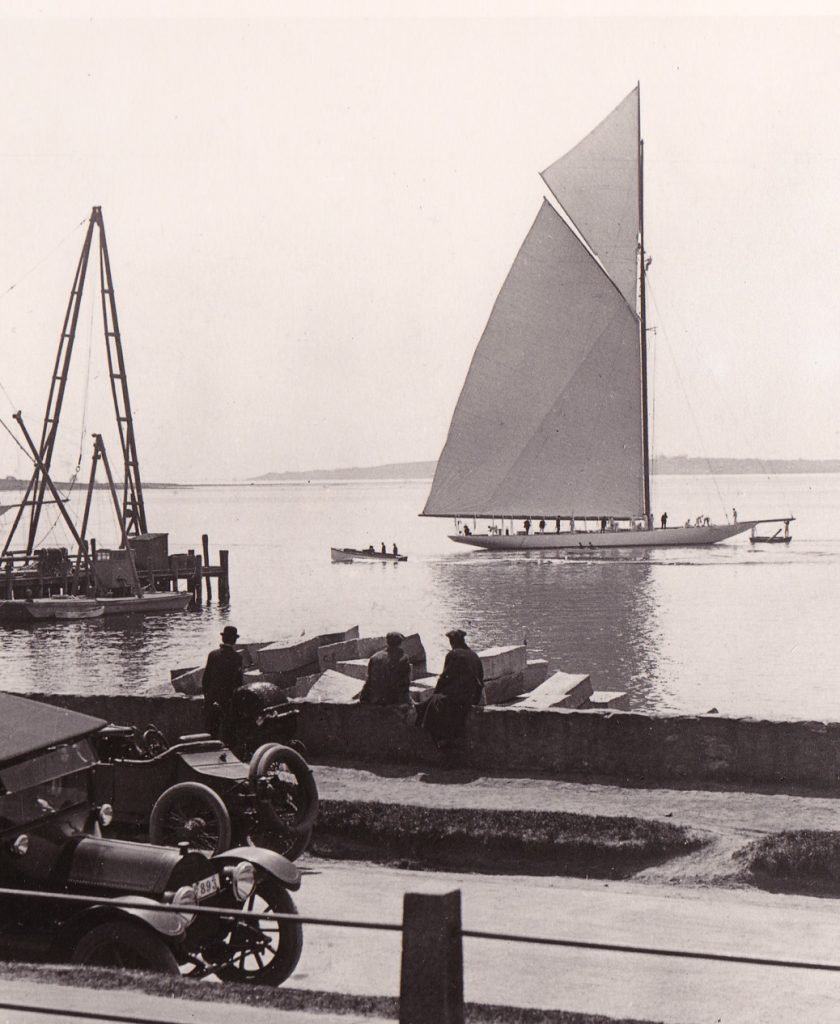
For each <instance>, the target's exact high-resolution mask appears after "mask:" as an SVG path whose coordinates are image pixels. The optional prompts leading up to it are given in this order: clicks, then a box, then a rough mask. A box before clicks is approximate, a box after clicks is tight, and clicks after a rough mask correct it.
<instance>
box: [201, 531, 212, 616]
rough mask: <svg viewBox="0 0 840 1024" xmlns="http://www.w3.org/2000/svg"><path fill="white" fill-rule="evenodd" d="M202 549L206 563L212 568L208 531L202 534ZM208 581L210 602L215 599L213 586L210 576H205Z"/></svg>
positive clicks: (208, 598) (208, 601)
mask: <svg viewBox="0 0 840 1024" xmlns="http://www.w3.org/2000/svg"><path fill="white" fill-rule="evenodd" d="M201 550H202V551H203V552H204V564H205V565H206V566H207V567H208V569H209V568H210V538H209V537H208V536H207V534H206V533H202V535H201ZM205 582H206V583H207V603H208V604H209V603H210V602H211V601H212V600H213V588H212V586H211V585H210V577H209V576H207V577H206V578H205Z"/></svg>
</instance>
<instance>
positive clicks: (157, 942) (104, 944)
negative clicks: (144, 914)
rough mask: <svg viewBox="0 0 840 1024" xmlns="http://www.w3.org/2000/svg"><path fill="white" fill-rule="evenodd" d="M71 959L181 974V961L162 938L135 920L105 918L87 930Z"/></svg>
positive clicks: (74, 961)
mask: <svg viewBox="0 0 840 1024" xmlns="http://www.w3.org/2000/svg"><path fill="white" fill-rule="evenodd" d="M70 962H71V963H74V964H87V965H88V966H91V967H119V968H122V969H124V970H130V971H156V972H158V973H160V974H178V973H179V968H178V961H177V960H176V959H175V956H174V954H173V953H172V950H171V949H170V948H169V947H168V946H167V945H166V943H165V942H164V941H163V939H161V938H159V937H158V936H157V935H156V934H155V933H154V932H153V931H152V930H151V929H150V928H148V927H146V926H144V925H142V924H139V923H137V922H136V921H121V920H115V921H105V922H103V923H102V924H98V925H96V926H95V927H94V928H91V930H90V931H89V932H85V934H84V935H82V937H81V938H80V939H79V941H78V942H77V943H76V945H75V946H74V947H73V949H72V951H71V953H70Z"/></svg>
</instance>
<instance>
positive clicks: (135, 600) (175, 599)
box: [96, 590, 192, 615]
mask: <svg viewBox="0 0 840 1024" xmlns="http://www.w3.org/2000/svg"><path fill="white" fill-rule="evenodd" d="M96 600H97V602H98V603H99V604H100V605H101V606H102V609H103V611H104V613H105V614H106V615H154V614H158V613H159V612H182V611H185V610H186V608H187V606H188V605H189V603H190V601H191V600H192V594H190V593H189V592H188V591H186V590H175V591H171V592H167V591H161V592H155V593H141V594H139V595H136V596H135V595H134V594H130V595H128V596H126V597H98V598H97V599H96Z"/></svg>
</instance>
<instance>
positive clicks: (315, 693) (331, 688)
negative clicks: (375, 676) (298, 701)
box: [304, 668, 362, 704]
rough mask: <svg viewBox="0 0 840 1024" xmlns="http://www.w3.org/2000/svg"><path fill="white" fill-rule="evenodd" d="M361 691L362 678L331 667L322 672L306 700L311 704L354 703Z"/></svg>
mask: <svg viewBox="0 0 840 1024" xmlns="http://www.w3.org/2000/svg"><path fill="white" fill-rule="evenodd" d="M361 692H362V683H361V681H360V680H358V679H354V678H353V677H352V676H346V675H344V674H343V673H341V672H336V671H335V669H331V668H330V669H327V671H326V672H322V673H321V675H320V676H319V678H318V679H317V680H316V682H315V683H313V685H312V687H311V688H310V690H309V692H308V693H307V694H306V696H305V697H304V700H305V701H307V702H309V703H310V704H321V703H327V704H352V702H353V701H354V700H356V698H357V697H358V696H359V694H360V693H361Z"/></svg>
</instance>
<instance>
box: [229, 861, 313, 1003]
mask: <svg viewBox="0 0 840 1024" xmlns="http://www.w3.org/2000/svg"><path fill="white" fill-rule="evenodd" d="M241 909H242V910H251V911H255V912H257V913H259V912H260V911H268V912H270V913H275V914H297V907H296V906H295V903H294V900H293V899H292V897H291V896H290V895H289V893H288V891H287V890H286V889H284V888H283V886H282V885H281V884H280V883H279V882H278V881H276V880H275V879H273V878H265V879H263V880H262V882H260V883H259V885H258V886H257V888H256V889H255V890H254V892H253V893H252V894H251V896H250V898H249V899H248V900H247V901H246V903H245V904H244V905H243V907H242V908H241ZM228 945H229V948H230V950H231V958H230V962H229V963H228V964H227V965H226V966H224V967H220V968H219V969H218V970H217V971H216V974H217V975H218V977H219V978H221V980H222V981H237V982H245V983H247V984H251V985H281V984H282V983H283V982H284V981H285V980H286V979H287V978H288V977H289V975H291V974H292V972H293V971H294V969H295V968H296V967H297V965H298V961H299V960H300V954H301V951H302V950H303V927H302V926H301V923H300V921H295V920H290V919H285V920H282V921H263V920H260V921H244V920H240V921H237V922H236V923H235V924H234V926H233V928H232V930H231V933H230V936H229V937H228Z"/></svg>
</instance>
